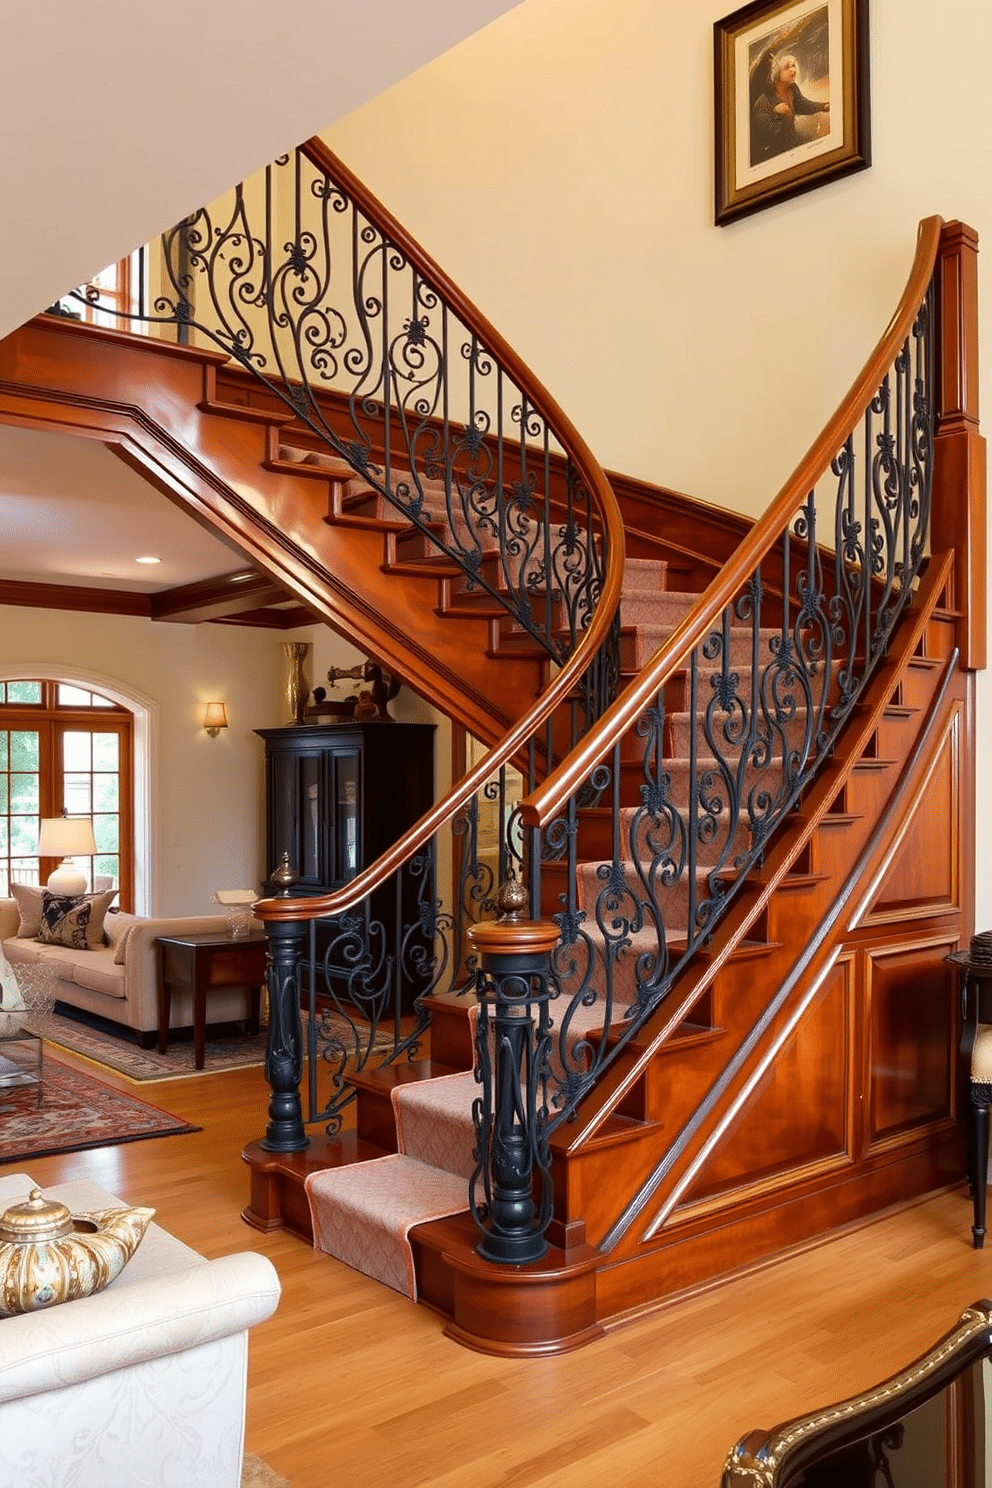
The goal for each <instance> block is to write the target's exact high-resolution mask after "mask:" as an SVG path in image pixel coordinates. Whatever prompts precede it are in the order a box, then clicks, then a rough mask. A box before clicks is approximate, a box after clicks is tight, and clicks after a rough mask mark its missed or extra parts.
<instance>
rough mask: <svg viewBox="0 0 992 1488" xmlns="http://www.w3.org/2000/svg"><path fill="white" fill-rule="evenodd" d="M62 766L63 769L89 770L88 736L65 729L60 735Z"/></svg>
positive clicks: (87, 734)
mask: <svg viewBox="0 0 992 1488" xmlns="http://www.w3.org/2000/svg"><path fill="white" fill-rule="evenodd" d="M62 768H63V769H64V770H86V771H87V772H88V771H89V770H90V768H91V766H90V736H89V733H85V734H83V733H79V732H77V731H76V730H74V729H71V730H70V729H67V730H66V732H65V733H64V734H63V735H62Z"/></svg>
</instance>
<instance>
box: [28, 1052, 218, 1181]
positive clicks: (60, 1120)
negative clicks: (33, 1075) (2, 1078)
mask: <svg viewBox="0 0 992 1488" xmlns="http://www.w3.org/2000/svg"><path fill="white" fill-rule="evenodd" d="M199 1130H200V1128H199V1127H197V1126H191V1125H190V1124H189V1122H187V1121H180V1120H178V1119H177V1118H176V1117H175V1116H170V1115H169V1114H168V1112H166V1111H160V1110H159V1108H158V1107H157V1106H150V1105H148V1104H147V1103H146V1102H145V1101H141V1100H136V1099H135V1097H134V1096H133V1095H126V1094H125V1093H124V1092H123V1091H120V1090H112V1089H111V1088H110V1086H109V1085H104V1084H103V1083H102V1082H101V1081H99V1080H94V1079H91V1077H90V1076H89V1075H85V1074H83V1073H82V1071H80V1070H76V1069H70V1067H69V1066H68V1065H65V1064H61V1063H59V1061H58V1060H57V1059H54V1058H52V1057H51V1055H50V1054H49V1052H48V1050H47V1048H46V1050H45V1057H44V1062H43V1065H42V1077H41V1104H40V1105H39V1103H38V1086H37V1085H19V1086H15V1087H0V1163H11V1162H17V1163H19V1162H22V1161H24V1160H25V1159H27V1158H31V1157H49V1156H51V1155H52V1154H53V1153H57V1152H81V1151H83V1150H84V1149H86V1148H89V1147H116V1146H117V1145H118V1143H120V1142H141V1141H143V1140H144V1139H145V1138H146V1137H170V1136H176V1135H178V1134H180V1133H182V1132H195V1131H199Z"/></svg>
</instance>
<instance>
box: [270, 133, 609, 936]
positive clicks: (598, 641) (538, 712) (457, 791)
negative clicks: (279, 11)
mask: <svg viewBox="0 0 992 1488" xmlns="http://www.w3.org/2000/svg"><path fill="white" fill-rule="evenodd" d="M301 150H302V153H303V154H305V155H306V157H307V159H308V160H309V161H310V162H311V164H312V165H314V166H316V167H317V168H318V170H321V171H325V172H326V173H327V175H328V176H330V178H331V179H332V180H333V181H334V182H335V183H336V184H338V185H340V186H341V187H342V189H343V190H344V191H345V192H347V194H348V195H349V196H351V198H352V199H353V201H354V202H355V203H356V204H357V205H358V206H359V207H360V209H361V210H362V212H364V213H365V215H366V216H367V217H368V218H369V220H370V221H371V222H373V223H374V224H375V226H376V227H377V228H378V229H379V230H380V231H382V232H383V234H384V235H385V236H387V237H388V238H389V240H390V241H391V242H392V243H394V244H395V245H396V247H397V248H399V249H400V251H401V252H402V253H403V254H404V255H405V256H406V258H407V259H408V260H409V262H410V263H411V264H413V265H414V266H415V267H416V268H417V270H418V271H419V272H421V273H422V274H423V276H424V278H425V280H427V281H428V282H429V283H430V285H431V287H432V289H435V290H438V291H440V293H441V294H442V296H443V297H444V299H445V300H446V301H447V303H448V305H449V306H450V308H451V309H452V310H454V311H455V313H456V314H457V315H458V316H459V317H460V318H461V319H462V321H463V322H464V324H465V325H466V326H467V327H468V329H469V330H471V331H472V332H474V333H475V334H476V335H478V337H479V339H480V340H481V341H482V342H483V344H484V345H485V347H486V350H487V351H488V352H489V353H490V354H491V355H492V356H493V357H494V358H495V359H496V360H498V361H499V362H500V363H501V365H502V366H503V367H504V368H505V369H507V370H508V371H509V372H510V375H511V376H512V377H513V378H514V379H515V381H516V383H517V385H518V386H519V387H520V388H521V389H522V390H523V391H525V392H526V393H527V396H528V397H529V398H530V399H531V402H532V403H533V405H534V408H535V409H536V410H537V412H538V413H539V414H540V415H541V417H542V418H543V419H544V420H545V422H546V423H547V424H548V427H549V428H551V429H553V430H554V433H555V436H556V438H557V439H558V441H559V443H560V444H561V445H562V447H563V448H564V449H565V450H566V451H567V453H568V455H569V456H570V458H571V459H572V461H573V463H574V465H575V467H576V469H577V470H578V472H579V475H580V476H581V478H582V480H583V481H584V482H585V484H586V486H587V488H588V490H589V494H590V496H591V497H592V500H593V503H594V505H595V506H596V508H597V510H598V512H599V515H600V517H601V520H602V524H603V526H602V533H601V538H602V541H603V546H604V551H605V554H606V572H605V575H604V579H603V590H602V593H601V595H600V597H599V603H598V604H597V606H596V609H595V611H594V613H593V617H592V620H591V622H590V624H589V627H588V629H587V630H585V631H584V632H583V636H582V640H581V641H580V643H579V645H578V646H577V647H576V649H575V651H574V652H573V653H572V655H571V656H570V657H569V659H568V662H567V663H566V664H565V666H563V667H562V669H561V670H560V671H559V672H558V673H557V675H556V676H555V678H554V681H553V682H552V684H551V686H550V687H548V688H547V689H546V690H545V692H544V693H543V694H542V695H541V697H540V698H539V699H538V700H537V702H536V703H535V704H534V706H533V707H532V708H531V709H530V710H529V712H527V713H525V714H524V716H523V717H522V718H521V719H520V720H519V721H518V722H517V723H516V724H515V725H514V727H513V728H512V729H511V730H510V732H509V733H508V734H507V735H506V736H505V738H503V739H502V740H500V742H499V743H498V744H496V745H494V746H493V748H492V749H491V750H490V751H489V753H488V754H487V755H485V756H484V757H483V758H482V760H480V762H479V763H478V764H477V765H476V766H475V767H474V769H472V770H471V771H470V772H469V774H468V775H466V776H465V777H464V778H463V779H462V780H461V781H459V783H458V784H457V785H456V786H455V787H454V788H453V789H452V790H451V791H450V792H449V794H448V795H447V796H446V797H444V799H443V800H441V801H439V802H437V803H436V804H435V805H434V806H433V807H432V808H431V810H430V811H428V812H426V813H425V814H424V816H422V817H421V818H420V820H419V821H418V822H415V823H414V825H413V826H412V827H411V828H410V830H409V831H408V832H407V833H406V834H405V835H404V836H403V837H401V838H400V839H399V841H398V842H396V843H394V845H393V846H392V847H391V848H390V849H389V851H388V852H386V853H383V855H382V857H380V858H378V859H377V860H376V861H375V862H374V863H371V864H369V866H368V867H367V868H366V869H365V870H364V871H363V872H362V873H360V874H359V875H358V876H357V878H353V879H351V880H350V881H349V882H348V883H347V884H346V885H345V886H344V887H343V888H340V889H337V890H335V892H334V893H333V894H325V895H323V896H322V897H320V898H307V899H289V898H285V899H284V898H278V899H260V900H259V901H258V902H257V903H256V904H255V905H254V907H253V913H254V914H256V915H257V916H258V918H259V919H261V920H263V921H285V920H310V919H316V918H318V917H319V916H323V915H332V914H341V913H343V912H344V911H345V910H346V909H349V908H351V907H352V906H353V905H355V904H357V903H359V902H360V901H361V900H362V899H364V898H365V897H366V895H368V894H370V893H372V891H373V890H374V889H377V888H378V887H379V886H380V885H381V884H383V883H385V881H386V880H387V879H388V878H389V877H390V876H391V875H392V874H393V873H395V872H396V870H397V869H398V868H399V867H400V866H401V864H403V863H404V862H406V861H407V859H409V858H411V857H412V856H413V855H414V854H415V853H416V852H418V851H419V850H420V848H422V847H423V846H424V844H425V843H426V842H428V841H429V840H430V838H431V837H433V836H434V834H435V833H436V832H437V831H438V830H439V829H440V828H441V827H443V826H444V825H445V824H446V823H447V822H449V821H451V820H452V819H453V818H454V817H455V816H456V815H457V814H458V812H459V811H460V810H461V808H462V807H463V806H464V805H465V803H466V802H467V801H468V800H470V799H471V798H472V797H473V796H474V795H475V794H476V792H477V791H478V790H479V788H480V787H481V786H482V785H483V784H484V783H485V781H486V780H487V779H488V778H489V777H490V776H491V775H492V774H493V773H494V771H496V770H498V769H499V768H500V767H501V766H502V765H504V764H505V763H506V762H507V761H508V760H510V759H512V758H513V756H514V755H516V754H518V753H519V752H520V751H521V749H522V748H523V747H524V746H525V745H526V744H527V743H528V741H529V740H530V739H531V738H532V737H533V736H534V734H535V733H536V732H537V730H538V729H539V728H540V727H541V725H542V724H543V723H544V722H545V720H546V719H547V718H548V717H549V716H550V714H551V713H552V712H554V710H555V709H556V708H557V707H558V705H559V704H560V703H562V702H563V701H564V700H565V699H566V698H567V697H568V696H569V694H570V693H571V692H572V690H573V689H574V687H575V686H576V684H577V683H578V681H579V680H580V678H581V677H582V675H583V673H584V672H585V671H586V669H587V668H588V666H589V664H590V662H591V661H592V660H593V658H594V657H595V655H596V653H597V652H598V650H599V648H600V646H601V645H602V644H603V641H604V640H605V638H606V634H607V631H608V630H609V627H610V624H611V622H612V619H613V616H614V613H615V612H616V609H617V606H618V605H619V603H620V589H621V586H622V583H623V569H624V530H623V519H622V517H621V514H620V508H619V507H618V505H617V501H616V497H615V495H614V493H613V488H612V486H611V485H610V483H609V481H608V480H607V478H606V475H605V473H604V471H603V469H602V467H601V466H600V464H599V462H598V461H597V460H596V458H595V456H594V455H593V453H592V451H591V450H590V449H589V446H588V445H587V444H586V442H585V440H584V439H583V438H582V436H581V435H580V434H579V432H578V430H577V429H576V428H575V426H574V425H573V424H572V422H571V420H570V419H569V418H568V417H567V415H566V414H565V413H564V412H563V410H562V409H561V408H560V407H559V405H558V403H557V402H556V401H555V399H554V398H553V397H552V396H551V394H550V393H548V392H547V391H546V389H545V388H544V386H543V384H541V383H540V382H538V380H537V379H536V378H535V377H534V375H533V374H532V373H531V371H530V370H529V368H528V367H527V366H526V364H525V363H524V362H523V361H521V359H520V357H519V356H518V355H517V353H516V352H515V351H514V350H513V348H512V347H511V346H510V345H509V343H508V342H507V341H505V340H504V338H503V337H502V336H501V335H500V334H499V332H498V331H497V330H496V329H495V328H494V327H493V326H491V325H490V324H489V322H488V321H487V320H486V318H485V316H484V315H482V314H481V312H480V311H479V310H477V309H476V307H475V306H474V305H473V304H472V303H471V302H470V301H469V300H467V299H466V297H465V295H464V294H463V293H462V292H461V290H459V289H458V287H457V286H456V285H455V284H453V283H452V282H451V280H450V279H449V278H448V276H447V275H446V274H445V273H444V271H443V269H441V268H440V267H439V266H438V264H436V263H435V262H434V260H433V259H432V258H431V257H430V255H429V254H428V253H426V252H425V251H424V250H423V249H422V248H421V247H420V245H419V244H418V243H416V242H415V241H414V240H413V239H412V238H411V237H410V235H409V233H408V232H407V231H406V230H405V228H404V227H403V226H402V225H401V224H400V223H398V222H397V221H396V219H395V218H394V217H393V216H392V215H391V214H390V213H389V212H388V211H387V210H386V208H385V207H384V206H383V205H382V203H381V202H379V201H377V199H376V198H375V197H374V196H373V195H372V193H371V192H370V191H369V190H368V188H367V187H365V186H363V185H362V183H361V181H359V180H358V179H357V178H356V177H355V176H353V175H352V173H351V171H349V170H348V168H347V166H345V165H343V164H342V163H341V161H340V160H338V158H337V156H336V155H334V154H333V153H332V152H331V151H330V150H329V149H328V148H327V146H326V145H325V144H324V143H323V141H322V140H320V139H317V138H314V139H310V140H308V141H307V142H306V144H305V145H302V146H301Z"/></svg>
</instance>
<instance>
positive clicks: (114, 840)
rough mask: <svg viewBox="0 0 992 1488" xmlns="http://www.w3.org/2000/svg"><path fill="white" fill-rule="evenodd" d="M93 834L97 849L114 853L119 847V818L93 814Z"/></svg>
mask: <svg viewBox="0 0 992 1488" xmlns="http://www.w3.org/2000/svg"><path fill="white" fill-rule="evenodd" d="M93 836H94V837H95V838H96V845H97V851H98V852H102V853H116V851H117V849H118V848H119V847H120V845H121V844H120V818H119V817H117V816H94V818H93Z"/></svg>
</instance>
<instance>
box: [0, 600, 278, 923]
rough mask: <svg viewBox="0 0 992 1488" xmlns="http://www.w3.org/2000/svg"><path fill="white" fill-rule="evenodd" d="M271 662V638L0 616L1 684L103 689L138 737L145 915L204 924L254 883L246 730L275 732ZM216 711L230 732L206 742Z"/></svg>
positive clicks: (256, 813) (86, 619) (21, 613)
mask: <svg viewBox="0 0 992 1488" xmlns="http://www.w3.org/2000/svg"><path fill="white" fill-rule="evenodd" d="M280 661H281V653H280V651H279V648H278V641H277V639H276V638H275V634H274V633H273V632H271V631H256V630H250V629H247V628H240V627H235V626H229V625H173V624H161V623H154V622H152V621H150V620H140V619H134V618H130V617H118V616H110V615H87V614H76V613H69V612H56V611H50V610H24V609H13V608H9V607H0V676H2V677H10V676H13V675H18V674H20V675H22V676H25V675H26V676H37V675H48V676H57V677H65V678H71V679H73V680H77V681H80V682H82V683H84V684H86V683H89V684H91V685H92V686H93V687H96V688H98V689H99V688H104V689H105V690H107V691H109V692H111V693H112V695H113V696H115V697H119V698H121V699H123V700H125V701H128V702H129V703H131V704H132V705H134V706H136V708H137V709H138V712H139V716H141V717H142V719H143V720H144V723H145V724H146V726H147V730H148V758H149V761H150V774H149V779H148V781H147V790H144V791H141V789H140V782H139V793H140V794H141V796H142V800H141V801H139V820H138V830H139V832H141V831H143V830H145V831H147V833H148V837H149V842H150V853H149V869H150V872H149V880H148V882H146V883H143V884H140V885H139V886H138V888H139V896H140V897H139V900H138V904H139V907H140V908H141V909H142V910H144V911H146V912H148V911H152V912H156V913H160V914H187V913H190V914H209V913H210V912H211V909H212V905H211V894H212V893H213V891H214V889H219V888H220V889H222V888H242V887H254V886H255V885H256V884H257V883H258V882H259V881H260V879H261V877H262V861H261V860H262V847H263V827H262V809H261V808H262V784H263V783H262V758H263V755H262V743H261V740H260V739H257V738H256V737H255V735H254V733H253V732H252V730H253V729H255V728H258V727H264V726H265V725H267V724H272V723H278V722H280V721H281V713H280V701H279V697H280V694H279V688H280V680H281V672H280ZM214 699H223V700H224V701H225V702H226V703H227V716H228V720H229V724H230V727H229V728H228V729H227V730H226V731H224V732H222V733H221V734H220V735H218V737H217V738H216V739H211V738H209V737H208V736H207V734H206V733H204V731H203V728H202V726H201V723H200V719H201V717H202V705H203V704H204V703H206V702H209V701H211V700H214ZM145 813H147V816H145Z"/></svg>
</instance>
